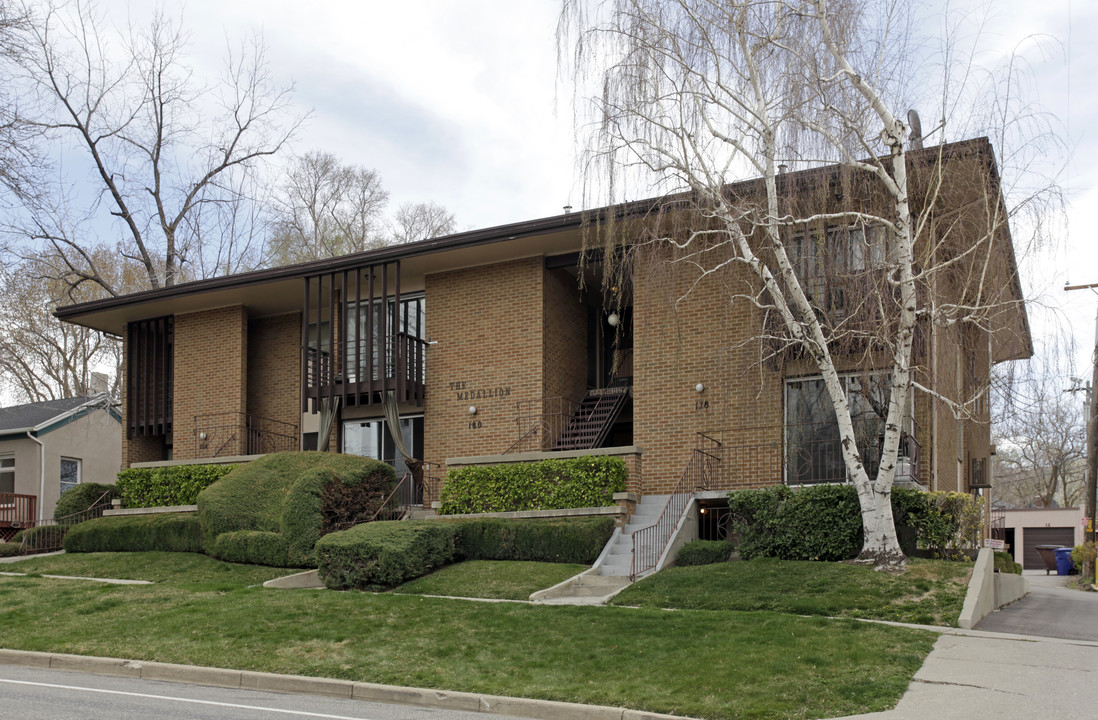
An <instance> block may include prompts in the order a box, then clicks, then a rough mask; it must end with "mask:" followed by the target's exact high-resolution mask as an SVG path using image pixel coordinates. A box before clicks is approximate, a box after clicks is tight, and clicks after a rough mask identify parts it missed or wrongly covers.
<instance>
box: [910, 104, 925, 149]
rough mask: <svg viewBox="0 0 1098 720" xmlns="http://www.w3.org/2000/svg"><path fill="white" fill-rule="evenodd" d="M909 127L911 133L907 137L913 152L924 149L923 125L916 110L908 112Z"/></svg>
mask: <svg viewBox="0 0 1098 720" xmlns="http://www.w3.org/2000/svg"><path fill="white" fill-rule="evenodd" d="M907 125H908V128H909V129H910V133H909V134H908V136H907V141H908V143H910V144H911V149H912V150H922V149H923V123H922V121H921V120H919V113H917V112H915V111H914V110H908V111H907Z"/></svg>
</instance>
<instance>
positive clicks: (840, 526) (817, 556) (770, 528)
mask: <svg viewBox="0 0 1098 720" xmlns="http://www.w3.org/2000/svg"><path fill="white" fill-rule="evenodd" d="M728 498H729V499H728V507H729V511H730V514H731V519H732V527H733V529H734V531H735V532H736V533H737V534H738V536H739V538H740V541H739V543H738V547H739V551H740V557H741V558H743V559H744V560H751V559H752V558H757V557H776V558H781V559H783V560H846V559H848V558H852V557H854V556H855V555H857V554H858V553H859V552H860V551H861V548H862V516H861V510H860V509H859V507H858V497H857V495H856V494H855V492H854V488H853V487H851V486H849V485H817V486H813V487H805V488H800V489H798V490H795V491H794V490H792V489H790V488H788V487H786V486H784V485H780V486H777V487H769V488H762V489H759V490H739V491H736V492H733V493H730V494H729V496H728Z"/></svg>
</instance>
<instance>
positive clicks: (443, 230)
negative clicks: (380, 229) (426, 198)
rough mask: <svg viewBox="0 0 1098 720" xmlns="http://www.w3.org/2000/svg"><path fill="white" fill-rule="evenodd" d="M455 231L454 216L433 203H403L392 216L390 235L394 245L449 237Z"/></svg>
mask: <svg viewBox="0 0 1098 720" xmlns="http://www.w3.org/2000/svg"><path fill="white" fill-rule="evenodd" d="M455 230H457V221H456V220H455V219H454V214H453V213H452V212H450V211H449V210H447V209H446V208H444V207H443V206H441V205H439V204H438V203H434V202H424V203H404V204H402V205H401V206H400V207H399V208H397V211H396V214H395V215H394V216H393V222H392V223H391V228H390V234H391V236H392V241H393V242H394V243H396V244H402V243H407V242H414V241H416V240H426V239H428V238H433V237H439V236H441V235H449V234H450V233H452V232H454V231H455Z"/></svg>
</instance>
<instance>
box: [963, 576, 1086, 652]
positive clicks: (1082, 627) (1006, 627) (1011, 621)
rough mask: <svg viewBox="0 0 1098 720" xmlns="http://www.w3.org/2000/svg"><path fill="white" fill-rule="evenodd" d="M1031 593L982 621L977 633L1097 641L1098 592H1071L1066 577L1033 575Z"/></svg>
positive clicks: (977, 627) (1031, 577) (1030, 577)
mask: <svg viewBox="0 0 1098 720" xmlns="http://www.w3.org/2000/svg"><path fill="white" fill-rule="evenodd" d="M1026 577H1028V578H1029V581H1030V592H1029V595H1026V596H1025V597H1024V598H1022V599H1021V600H1019V601H1018V602H1016V603H1013V604H1011V605H1008V606H1006V607H1005V608H1003V609H1002V610H999V611H996V612H993V613H991V614H990V615H988V616H987V617H986V618H984V619H983V620H981V621H980V622H979V623H978V624H977V625H976V629H977V630H989V631H991V632H1001V633H1014V634H1017V635H1035V636H1038V637H1050V638H1063V639H1065V640H1091V641H1095V642H1098V592H1085V591H1082V590H1069V589H1068V588H1067V587H1065V586H1066V584H1067V578H1064V577H1059V576H1056V575H1048V576H1045V575H1030V574H1029V573H1026Z"/></svg>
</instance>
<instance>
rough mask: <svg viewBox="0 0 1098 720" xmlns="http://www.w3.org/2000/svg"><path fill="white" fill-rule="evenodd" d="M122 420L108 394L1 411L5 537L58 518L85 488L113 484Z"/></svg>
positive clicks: (0, 501)
mask: <svg viewBox="0 0 1098 720" xmlns="http://www.w3.org/2000/svg"><path fill="white" fill-rule="evenodd" d="M121 443H122V418H121V416H120V415H119V413H118V411H117V410H116V409H115V407H114V404H113V401H112V400H111V397H110V395H109V394H107V393H102V394H99V395H94V396H92V397H76V398H66V399H63V400H46V401H45V402H36V403H29V404H27V405H16V406H14V407H7V408H0V536H3V537H5V538H6V537H10V536H11V535H12V534H14V533H15V531H16V530H17V529H19V528H21V527H26V526H27V524H28V523H30V522H37V521H40V520H43V519H48V518H52V517H53V509H54V506H55V505H57V498H58V497H59V496H60V495H61V493H62V492H64V491H65V490H67V489H68V488H70V487H72V486H73V485H76V484H78V483H82V482H96V483H113V482H114V481H115V480H116V479H117V477H118V471H119V469H120V468H121V464H122V462H121Z"/></svg>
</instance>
